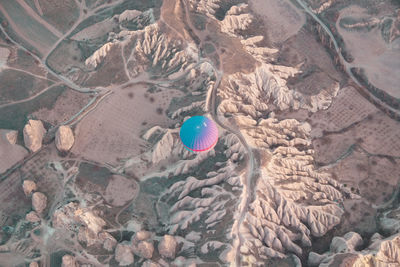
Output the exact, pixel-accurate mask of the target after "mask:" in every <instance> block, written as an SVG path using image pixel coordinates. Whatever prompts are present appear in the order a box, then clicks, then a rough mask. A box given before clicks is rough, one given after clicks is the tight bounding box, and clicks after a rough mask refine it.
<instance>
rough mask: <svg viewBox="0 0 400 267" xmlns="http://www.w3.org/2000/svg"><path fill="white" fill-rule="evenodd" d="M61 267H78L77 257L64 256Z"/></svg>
mask: <svg viewBox="0 0 400 267" xmlns="http://www.w3.org/2000/svg"><path fill="white" fill-rule="evenodd" d="M61 267H77V264H76V260H75V257H74V256H71V255H64V256H63V257H62V265H61Z"/></svg>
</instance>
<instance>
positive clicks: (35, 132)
mask: <svg viewBox="0 0 400 267" xmlns="http://www.w3.org/2000/svg"><path fill="white" fill-rule="evenodd" d="M45 133H46V129H45V128H44V127H43V123H42V122H41V121H39V120H29V121H28V123H27V124H26V125H25V127H24V143H25V146H26V147H27V148H28V149H29V150H30V151H32V152H36V151H38V150H39V149H40V148H41V147H42V140H43V136H44V134H45Z"/></svg>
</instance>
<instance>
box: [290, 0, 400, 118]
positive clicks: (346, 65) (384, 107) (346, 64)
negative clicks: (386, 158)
mask: <svg viewBox="0 0 400 267" xmlns="http://www.w3.org/2000/svg"><path fill="white" fill-rule="evenodd" d="M296 2H297V3H298V4H299V5H300V6H301V7H302V8H303V9H304V11H305V12H306V13H307V14H309V15H310V16H311V17H312V19H314V20H315V21H316V22H317V23H318V24H319V25H320V26H321V27H322V29H323V30H324V31H325V32H326V33H327V34H328V35H329V37H330V39H331V40H332V43H333V46H334V47H335V50H336V54H337V55H338V57H339V59H340V62H341V64H342V65H343V66H344V70H345V72H346V73H347V75H348V76H349V77H350V78H351V80H352V81H353V82H354V83H355V84H356V85H357V86H358V87H359V88H360V89H363V94H362V95H364V94H365V95H367V96H368V97H366V99H367V100H368V101H370V99H373V101H372V102H373V104H375V105H376V106H377V107H378V108H379V109H381V110H383V111H384V112H385V110H390V111H391V112H393V113H394V114H396V115H397V117H400V111H399V110H397V109H394V108H392V107H390V106H388V105H386V104H385V103H384V102H383V101H382V100H380V99H379V98H378V97H376V96H374V95H373V94H372V93H370V92H369V91H368V90H366V89H365V87H364V86H363V85H362V84H361V83H360V82H359V81H358V79H357V78H356V77H355V76H354V74H353V73H352V72H351V69H352V68H355V66H353V64H351V63H349V62H347V61H346V59H345V58H344V57H343V55H342V53H341V51H340V47H339V45H338V43H337V41H336V39H335V36H334V35H333V34H332V32H331V30H330V29H329V27H328V26H326V25H325V23H324V22H323V21H322V20H321V19H320V18H318V16H317V15H316V14H315V13H314V12H313V11H312V10H311V9H310V8H309V7H308V5H307V4H306V3H304V1H303V0H296ZM368 98H370V99H368ZM370 102H371V101H370Z"/></svg>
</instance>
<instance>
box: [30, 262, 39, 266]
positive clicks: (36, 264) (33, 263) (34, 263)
mask: <svg viewBox="0 0 400 267" xmlns="http://www.w3.org/2000/svg"><path fill="white" fill-rule="evenodd" d="M29 267H39V264H38V263H37V262H36V261H34V262H31V263H29Z"/></svg>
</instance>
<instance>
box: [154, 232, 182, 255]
mask: <svg viewBox="0 0 400 267" xmlns="http://www.w3.org/2000/svg"><path fill="white" fill-rule="evenodd" d="M177 245H178V243H177V242H176V240H175V237H173V236H171V235H164V237H163V238H162V239H161V241H160V243H159V244H158V252H159V253H160V254H161V255H162V256H164V257H166V258H170V259H173V258H175V254H176V247H177Z"/></svg>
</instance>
